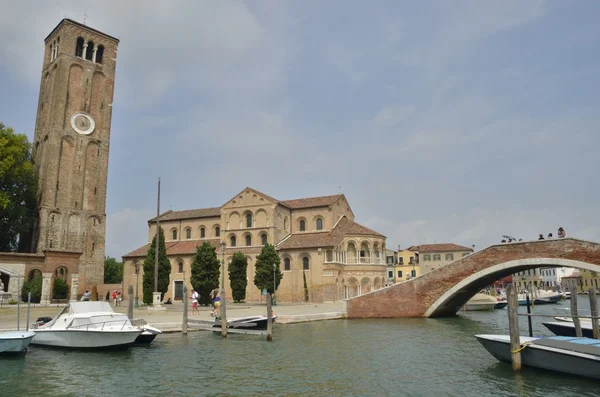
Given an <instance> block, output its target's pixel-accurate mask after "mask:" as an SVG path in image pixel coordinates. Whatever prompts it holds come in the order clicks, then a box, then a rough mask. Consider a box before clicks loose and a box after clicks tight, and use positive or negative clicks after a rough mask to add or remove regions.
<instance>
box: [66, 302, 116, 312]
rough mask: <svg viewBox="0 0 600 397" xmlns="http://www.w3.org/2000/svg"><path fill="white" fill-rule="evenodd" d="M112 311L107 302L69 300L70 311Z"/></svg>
mask: <svg viewBox="0 0 600 397" xmlns="http://www.w3.org/2000/svg"><path fill="white" fill-rule="evenodd" d="M90 312H110V313H112V312H113V309H112V307H110V304H109V303H108V302H71V303H70V313H71V314H81V313H90Z"/></svg>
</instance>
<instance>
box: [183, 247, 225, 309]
mask: <svg viewBox="0 0 600 397" xmlns="http://www.w3.org/2000/svg"><path fill="white" fill-rule="evenodd" d="M191 268H192V269H191V270H192V275H191V277H190V283H191V284H192V287H193V288H194V289H195V290H196V292H198V294H200V300H199V301H198V302H199V303H200V304H203V305H205V306H206V305H209V304H210V303H211V302H210V297H209V295H210V291H212V290H213V289H215V288H218V287H219V276H220V275H221V269H220V268H221V263H220V262H219V259H217V251H216V250H215V248H214V247H212V246H211V245H210V244H209V243H207V242H205V243H204V244H202V245H201V246H200V247H196V255H195V256H194V260H193V261H192V265H191Z"/></svg>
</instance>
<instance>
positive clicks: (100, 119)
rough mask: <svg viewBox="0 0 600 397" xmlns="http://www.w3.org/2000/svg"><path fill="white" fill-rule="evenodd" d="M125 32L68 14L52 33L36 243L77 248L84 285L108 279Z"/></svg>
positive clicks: (38, 131) (39, 139)
mask: <svg viewBox="0 0 600 397" xmlns="http://www.w3.org/2000/svg"><path fill="white" fill-rule="evenodd" d="M118 44H119V40H118V39H116V38H114V37H112V36H109V35H107V34H105V33H102V32H100V31H98V30H95V29H92V28H90V27H88V26H86V25H83V24H81V23H79V22H75V21H73V20H70V19H63V20H62V21H61V22H60V23H59V24H58V25H57V26H56V27H55V28H54V30H53V31H52V32H51V33H50V34H49V35H48V37H46V39H45V48H46V51H45V54H44V65H43V68H42V80H41V83H40V97H39V103H38V110H37V121H36V126H35V134H34V143H33V145H34V149H33V159H34V163H35V168H36V172H37V177H38V189H37V219H36V223H35V228H34V232H33V241H32V247H34V249H35V250H36V252H38V253H43V252H51V251H57V252H78V253H81V256H80V258H79V268H78V269H72V270H71V271H77V272H78V273H79V290H80V291H81V290H84V289H86V288H90V287H91V285H92V284H103V283H104V247H105V235H106V213H105V212H106V209H105V207H106V183H107V174H108V150H109V143H110V123H111V116H112V102H113V92H114V81H115V67H116V58H117V46H118Z"/></svg>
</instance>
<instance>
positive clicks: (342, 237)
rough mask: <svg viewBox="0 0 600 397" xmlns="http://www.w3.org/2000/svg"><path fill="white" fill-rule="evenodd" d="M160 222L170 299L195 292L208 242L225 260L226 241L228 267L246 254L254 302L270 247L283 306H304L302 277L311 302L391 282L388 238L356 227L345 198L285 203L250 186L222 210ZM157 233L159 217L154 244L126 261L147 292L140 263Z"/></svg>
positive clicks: (172, 215) (128, 275)
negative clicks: (257, 276) (193, 275)
mask: <svg viewBox="0 0 600 397" xmlns="http://www.w3.org/2000/svg"><path fill="white" fill-rule="evenodd" d="M159 221H160V222H159V223H160V227H161V228H162V229H163V231H164V233H165V242H166V248H167V256H168V258H169V260H170V261H171V276H170V285H169V290H168V291H167V293H166V294H165V296H164V297H163V299H165V300H166V299H168V298H171V299H174V300H181V299H182V297H183V286H184V284H185V285H186V286H187V287H188V289H191V284H190V281H189V279H190V268H191V263H192V260H193V258H194V255H195V253H196V247H198V246H201V245H202V244H203V243H204V242H208V243H210V244H211V245H212V246H213V247H215V248H216V250H217V256H218V258H219V259H220V260H221V257H222V256H221V255H222V254H221V248H220V245H221V242H225V252H224V257H225V263H226V265H227V264H229V263H230V262H231V258H232V256H233V254H234V253H235V252H241V253H243V254H244V255H245V256H246V258H247V259H248V268H247V274H248V286H247V289H246V301H247V302H259V301H260V300H261V291H260V290H259V289H258V288H256V286H255V285H254V273H255V269H254V266H255V263H256V256H257V255H259V254H260V252H261V249H262V247H263V246H264V245H265V244H267V243H269V244H273V245H275V248H276V250H277V252H278V254H279V256H280V257H281V264H280V268H281V271H282V273H283V279H282V280H281V284H280V285H278V288H277V300H278V301H279V302H303V301H304V278H303V274H304V275H306V282H307V287H308V296H309V301H311V302H323V301H335V300H340V299H345V298H349V297H353V296H357V295H359V294H364V293H367V292H370V291H372V290H374V289H379V288H382V287H383V286H384V284H385V270H386V266H385V236H383V235H381V234H380V233H377V232H376V231H374V230H371V229H369V228H367V227H365V226H362V225H360V224H358V223H356V222H355V221H354V213H353V212H352V209H351V208H350V204H348V201H347V200H346V197H345V196H344V195H343V194H337V195H332V196H322V197H309V198H301V199H295V200H284V201H282V200H277V199H275V198H273V197H270V196H268V195H266V194H264V193H262V192H259V191H257V190H255V189H252V188H249V187H247V188H245V189H244V190H242V191H241V192H240V193H239V194H237V195H235V196H234V197H232V198H231V199H230V200H229V201H227V202H225V203H224V204H223V205H221V206H220V207H214V208H201V209H195V210H183V211H167V212H165V213H162V214H161V215H160V217H159ZM155 235H156V218H153V219H150V220H149V221H148V241H149V242H148V243H147V244H146V245H144V246H142V247H140V248H138V249H136V250H135V251H132V252H130V253H128V254H127V255H124V256H123V262H124V270H123V277H124V285H125V286H128V285H133V286H135V285H136V283H138V285H137V288H138V290H139V291H140V294H141V290H142V276H143V267H142V266H141V265H142V263H143V261H144V259H145V257H146V254H147V251H148V248H149V247H150V242H151V241H152V238H153V237H154V236H155ZM136 263H137V264H138V268H139V272H140V274H139V277H136V273H135V269H136ZM227 274H228V271H227V267H226V269H225V275H226V280H225V284H226V294H227V296H228V297H231V288H230V283H229V280H228V278H227Z"/></svg>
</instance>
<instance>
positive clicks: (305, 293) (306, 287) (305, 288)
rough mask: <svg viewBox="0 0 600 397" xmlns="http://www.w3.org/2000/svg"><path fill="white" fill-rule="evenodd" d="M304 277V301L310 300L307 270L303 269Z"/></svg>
mask: <svg viewBox="0 0 600 397" xmlns="http://www.w3.org/2000/svg"><path fill="white" fill-rule="evenodd" d="M302 278H303V279H304V302H308V285H307V284H306V272H305V271H304V269H302Z"/></svg>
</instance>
